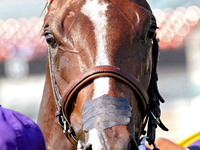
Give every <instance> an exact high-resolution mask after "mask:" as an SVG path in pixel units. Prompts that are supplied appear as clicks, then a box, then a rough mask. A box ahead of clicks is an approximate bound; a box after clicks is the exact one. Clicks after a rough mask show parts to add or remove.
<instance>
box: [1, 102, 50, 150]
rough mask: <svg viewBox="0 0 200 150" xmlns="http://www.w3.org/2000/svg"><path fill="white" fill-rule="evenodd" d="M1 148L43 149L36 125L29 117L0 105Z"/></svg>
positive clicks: (41, 137)
mask: <svg viewBox="0 0 200 150" xmlns="http://www.w3.org/2000/svg"><path fill="white" fill-rule="evenodd" d="M0 149H1V150H45V149H46V147H45V141H44V137H43V135H42V132H41V130H40V128H39V127H38V125H37V124H36V123H34V122H33V121H32V120H31V119H30V118H28V117H26V116H24V115H22V114H20V113H18V112H16V111H13V110H10V109H5V108H2V107H1V106H0Z"/></svg>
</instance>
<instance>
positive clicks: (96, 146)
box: [86, 129, 102, 150]
mask: <svg viewBox="0 0 200 150" xmlns="http://www.w3.org/2000/svg"><path fill="white" fill-rule="evenodd" d="M98 133H99V131H98V130H97V129H92V130H90V131H89V140H88V142H87V144H86V145H89V144H92V149H93V150H101V149H102V145H101V142H100V139H99V138H98Z"/></svg>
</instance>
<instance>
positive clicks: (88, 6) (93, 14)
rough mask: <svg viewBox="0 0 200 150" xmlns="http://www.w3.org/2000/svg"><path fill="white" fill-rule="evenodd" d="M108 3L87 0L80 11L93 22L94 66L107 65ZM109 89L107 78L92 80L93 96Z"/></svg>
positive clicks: (105, 92)
mask: <svg viewBox="0 0 200 150" xmlns="http://www.w3.org/2000/svg"><path fill="white" fill-rule="evenodd" d="M107 7H108V4H106V3H104V2H101V1H99V0H87V1H86V3H85V5H84V6H83V7H82V9H81V12H82V13H83V14H84V15H86V16H87V17H88V18H89V19H90V21H91V22H92V23H93V26H94V32H95V40H96V43H97V55H96V63H95V64H96V66H99V65H109V61H108V57H107V54H106V38H105V37H106V26H107V17H106V11H107ZM108 90H109V78H108V77H102V78H98V79H95V81H94V97H93V98H96V97H99V96H101V95H103V94H107V93H108Z"/></svg>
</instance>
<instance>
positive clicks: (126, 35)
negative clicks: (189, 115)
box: [44, 0, 156, 150]
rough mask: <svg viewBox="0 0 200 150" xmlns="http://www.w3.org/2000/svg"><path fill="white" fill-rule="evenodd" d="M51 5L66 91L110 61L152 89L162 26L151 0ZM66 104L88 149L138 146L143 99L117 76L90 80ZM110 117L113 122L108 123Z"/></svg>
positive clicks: (54, 45) (52, 43) (55, 64)
mask: <svg viewBox="0 0 200 150" xmlns="http://www.w3.org/2000/svg"><path fill="white" fill-rule="evenodd" d="M48 7H49V8H48V12H47V14H46V16H45V20H44V35H45V37H46V41H47V43H48V45H49V50H50V55H51V57H52V71H53V75H54V77H55V83H56V85H57V87H58V90H59V92H60V94H61V95H65V91H66V87H67V86H68V85H69V84H70V82H72V81H73V80H74V79H75V78H76V77H77V76H79V75H80V74H82V73H84V72H86V71H87V70H89V69H90V68H93V67H96V66H104V65H106V66H116V67H118V68H120V69H122V70H124V71H126V72H128V73H129V74H131V75H132V76H134V77H135V78H136V79H137V80H138V81H139V83H140V84H141V85H142V86H143V88H144V89H145V90H147V88H148V85H149V81H150V76H151V75H150V74H151V65H152V64H151V61H152V60H151V59H152V58H151V46H152V37H153V35H154V32H155V29H156V26H155V20H154V17H153V15H152V13H151V10H150V9H149V7H148V4H147V3H146V1H145V0H144V1H140V2H139V1H136V0H135V1H128V0H127V1H120V0H117V1H116V0H110V1H107V0H104V1H100V0H82V1H73V0H72V1H65V0H55V1H53V2H52V3H51V5H49V6H48ZM63 101H64V99H63ZM111 101H114V102H113V103H112V102H111ZM107 102H111V103H107ZM116 103H117V104H120V105H119V106H120V107H118V106H116V105H115V104H116ZM105 105H106V106H108V107H106V108H105V109H103V107H104V106H105ZM63 107H64V111H65V113H66V114H65V115H66V117H67V118H69V120H70V123H71V125H72V127H73V129H74V131H75V133H76V138H77V139H79V140H80V141H81V143H84V144H82V145H84V147H85V149H94V150H97V149H115V150H118V149H119V150H123V149H124V150H125V149H133V148H134V147H135V146H136V142H138V139H139V137H140V135H141V132H142V125H143V123H142V122H143V118H144V116H145V110H144V109H143V108H142V107H143V106H142V105H141V100H140V98H139V96H138V94H137V92H136V91H134V90H133V88H131V87H130V86H129V85H128V84H126V83H125V82H123V81H121V80H119V79H116V78H114V77H109V76H104V77H98V78H94V79H91V80H89V81H87V82H86V83H84V84H83V85H82V86H81V88H78V89H77V90H76V91H75V92H74V94H73V96H72V98H71V99H70V100H69V101H67V102H66V103H65V106H63ZM94 111H95V112H94ZM88 112H90V113H88ZM98 112H101V113H98ZM105 112H106V113H105ZM114 112H115V113H114ZM87 113H88V115H89V116H88V115H87ZM95 113H96V114H95ZM100 114H103V115H100ZM112 116H113V117H112ZM121 116H122V117H121ZM95 117H96V118H97V119H94V120H92V121H91V120H90V118H95ZM105 118H109V119H105ZM113 118H115V119H113ZM121 118H124V120H123V119H122V121H119V120H120V119H121ZM110 120H112V122H113V123H111V124H110V123H109V125H107V124H106V122H111V121H110ZM89 121H90V123H88V122H89ZM101 121H102V122H104V123H102V124H101ZM124 122H125V123H124ZM99 124H100V125H99ZM84 126H86V127H84ZM84 128H85V129H84Z"/></svg>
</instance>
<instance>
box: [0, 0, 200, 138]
mask: <svg viewBox="0 0 200 150" xmlns="http://www.w3.org/2000/svg"><path fill="white" fill-rule="evenodd" d="M147 1H148V2H149V4H150V6H151V8H152V10H153V12H154V15H155V17H156V19H157V24H158V27H159V29H158V31H157V35H158V37H159V39H160V43H159V45H160V60H159V66H158V75H159V81H158V87H159V90H160V93H161V95H162V96H163V98H164V99H165V103H164V104H161V109H162V114H161V118H162V121H163V122H164V124H165V125H166V126H167V127H168V128H169V130H170V131H169V132H164V131H161V130H160V129H158V134H157V137H161V136H162V137H165V138H169V139H171V140H173V141H177V140H180V139H182V138H185V137H187V136H189V135H190V134H192V133H194V132H196V131H198V130H199V128H200V120H199V119H198V115H199V114H200V1H199V0H190V1H188V0H160V1H155V0H147ZM45 4H46V1H45V0H17V1H16V0H0V104H1V105H2V106H3V107H6V108H10V109H13V110H16V111H19V112H21V113H23V114H25V115H27V116H29V117H30V118H32V119H33V120H34V121H35V122H36V120H37V115H38V111H39V105H40V101H41V98H42V92H43V86H44V81H45V65H46V53H47V46H46V43H45V42H44V38H43V37H42V36H41V27H42V20H43V17H44V13H45V10H44V7H45Z"/></svg>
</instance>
